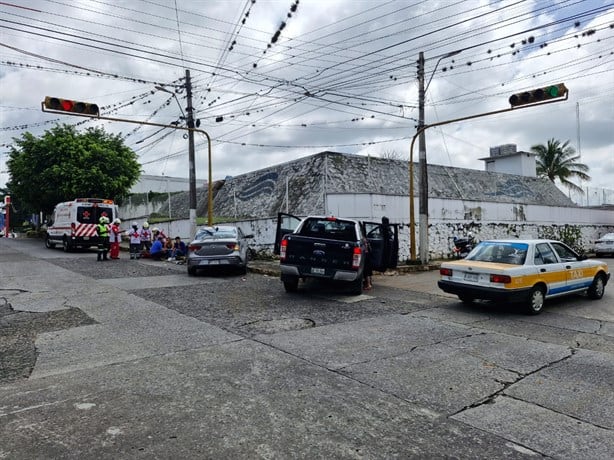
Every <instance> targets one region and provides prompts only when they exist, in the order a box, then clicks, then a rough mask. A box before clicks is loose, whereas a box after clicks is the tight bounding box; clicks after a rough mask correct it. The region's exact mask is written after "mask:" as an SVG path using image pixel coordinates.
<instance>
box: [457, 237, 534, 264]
mask: <svg viewBox="0 0 614 460" xmlns="http://www.w3.org/2000/svg"><path fill="white" fill-rule="evenodd" d="M528 248H529V245H528V244H526V243H514V242H500V241H497V242H495V241H483V242H482V243H480V244H478V245H477V246H476V247H475V249H474V250H473V251H471V252H470V253H469V255H468V256H467V257H466V260H475V261H480V262H496V263H501V264H513V265H523V264H524V261H525V259H526V258H527V249H528Z"/></svg>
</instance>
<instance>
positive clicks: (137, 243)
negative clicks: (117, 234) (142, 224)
mask: <svg viewBox="0 0 614 460" xmlns="http://www.w3.org/2000/svg"><path fill="white" fill-rule="evenodd" d="M128 236H129V237H130V258H131V259H139V258H140V257H141V232H140V231H139V226H138V224H137V223H136V222H132V228H131V229H130V230H129V231H128Z"/></svg>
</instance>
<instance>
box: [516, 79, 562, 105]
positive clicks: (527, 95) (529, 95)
mask: <svg viewBox="0 0 614 460" xmlns="http://www.w3.org/2000/svg"><path fill="white" fill-rule="evenodd" d="M566 94H567V87H566V86H565V84H564V83H559V84H558V85H550V86H545V87H543V88H538V89H533V90H531V91H525V92H523V93H516V94H512V95H511V96H510V104H511V106H512V107H516V106H518V105H526V104H535V103H536V102H543V101H547V100H549V99H556V98H559V97H563V96H565V95H566Z"/></svg>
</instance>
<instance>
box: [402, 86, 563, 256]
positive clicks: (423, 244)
mask: <svg viewBox="0 0 614 460" xmlns="http://www.w3.org/2000/svg"><path fill="white" fill-rule="evenodd" d="M568 98H569V92H567V91H566V92H565V97H564V98H560V99H551V100H547V101H543V102H539V103H534V104H529V105H520V106H516V107H510V108H508V109H501V110H494V111H492V112H483V113H477V114H475V115H468V116H466V117H461V118H453V119H451V120H444V121H440V122H437V123H432V124H430V125H423V126H422V127H421V128H419V129H418V130H417V131H416V134H414V137H412V139H411V146H410V148H409V214H410V215H409V232H410V235H409V240H410V245H411V247H410V258H411V260H416V248H415V241H416V234H415V232H416V229H415V224H414V222H415V217H414V205H413V202H414V181H413V177H414V176H413V174H414V168H413V165H414V144H415V142H416V138H417V137H418V136H420V135H422V134H424V132H425V131H426V130H427V129H428V128H434V127H436V126H442V125H449V124H451V123H456V122H459V121H465V120H472V119H474V118H481V117H488V116H490V115H496V114H498V113H505V112H512V111H515V110H520V109H527V108H529V107H537V106H540V105H546V104H553V103H555V102H561V101H566V100H567V99H568ZM425 161H426V158H425ZM420 195H421V200H422V195H424V196H425V201H426V210H425V212H426V214H427V215H428V190H421V193H420ZM421 211H422V210H421ZM419 237H420V242H419V244H420V254H423V253H426V254H427V255H428V252H429V245H428V241H429V240H428V226H427V227H426V229H424V231H423V229H422V226H421V228H420V235H419ZM423 248H424V249H423ZM422 262H423V263H424V259H422Z"/></svg>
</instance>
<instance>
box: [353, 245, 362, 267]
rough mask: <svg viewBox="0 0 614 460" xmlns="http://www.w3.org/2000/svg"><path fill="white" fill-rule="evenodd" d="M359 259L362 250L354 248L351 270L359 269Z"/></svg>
mask: <svg viewBox="0 0 614 460" xmlns="http://www.w3.org/2000/svg"><path fill="white" fill-rule="evenodd" d="M360 259H362V249H360V248H359V247H358V246H356V247H355V248H354V256H353V257H352V268H354V269H358V268H360Z"/></svg>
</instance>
